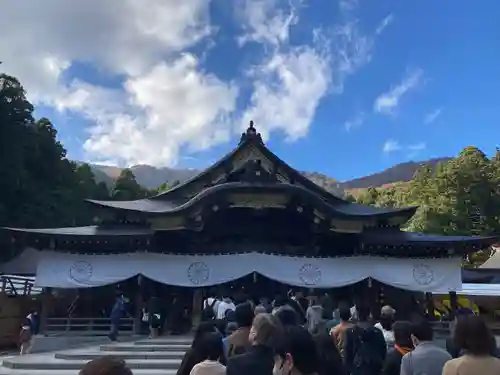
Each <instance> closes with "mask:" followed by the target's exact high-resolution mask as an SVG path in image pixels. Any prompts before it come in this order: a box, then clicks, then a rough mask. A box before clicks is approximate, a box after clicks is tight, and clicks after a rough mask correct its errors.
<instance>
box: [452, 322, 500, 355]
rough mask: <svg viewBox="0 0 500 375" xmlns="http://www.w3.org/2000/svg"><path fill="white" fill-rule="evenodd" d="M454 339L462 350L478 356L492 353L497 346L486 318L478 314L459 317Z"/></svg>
mask: <svg viewBox="0 0 500 375" xmlns="http://www.w3.org/2000/svg"><path fill="white" fill-rule="evenodd" d="M492 337H493V340H492ZM453 341H454V343H455V345H456V347H457V348H459V349H460V350H464V351H465V352H466V353H470V354H473V355H477V356H485V355H491V354H492V353H493V351H494V350H495V347H496V342H495V340H494V336H493V334H492V333H491V330H490V329H489V328H488V326H487V325H486V322H485V321H484V319H483V318H481V317H480V316H477V315H461V316H459V317H458V318H457V324H456V326H455V331H454V333H453ZM493 343H495V344H494V345H493Z"/></svg>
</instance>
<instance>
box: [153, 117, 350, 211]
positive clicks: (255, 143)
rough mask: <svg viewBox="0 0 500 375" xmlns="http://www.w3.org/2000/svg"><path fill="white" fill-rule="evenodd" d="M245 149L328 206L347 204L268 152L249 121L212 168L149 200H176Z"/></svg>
mask: <svg viewBox="0 0 500 375" xmlns="http://www.w3.org/2000/svg"><path fill="white" fill-rule="evenodd" d="M247 147H255V148H256V149H257V150H258V151H259V152H260V153H261V154H262V155H264V156H265V157H266V158H267V159H269V160H271V161H272V162H273V163H275V164H276V165H277V166H279V167H280V168H281V169H282V170H284V171H285V172H286V173H287V174H288V175H289V176H290V177H291V178H293V179H294V180H295V181H296V182H297V183H299V184H300V185H302V186H304V187H306V188H307V189H310V190H312V191H314V192H315V193H316V194H318V195H320V196H322V197H323V199H325V200H326V201H328V202H329V203H330V204H337V203H339V204H342V203H349V202H348V201H346V200H345V199H343V198H340V197H337V196H336V195H334V194H332V193H330V192H329V191H326V190H325V189H323V188H321V187H320V186H318V185H317V184H315V183H314V182H313V181H311V180H310V179H308V178H307V177H305V176H304V175H303V174H301V173H300V172H299V171H297V170H296V169H294V168H292V167H291V166H289V165H288V164H287V163H286V162H284V161H283V160H281V159H280V158H279V157H278V156H276V154H274V153H273V152H272V151H271V150H269V149H268V148H267V147H266V146H265V144H264V142H263V141H262V138H261V136H260V134H259V133H257V132H256V130H255V128H254V126H253V121H250V126H249V128H248V129H247V131H246V132H245V133H243V134H242V136H241V140H240V143H239V144H238V146H237V147H236V148H235V149H233V150H232V151H231V152H229V153H228V154H226V155H225V156H224V157H223V158H222V159H220V160H219V161H217V162H216V163H215V164H213V165H212V166H210V167H208V168H207V169H205V170H204V171H202V172H200V173H199V174H197V175H196V176H193V177H192V178H190V179H188V180H187V181H185V182H184V183H181V184H179V185H177V186H175V187H173V188H172V189H170V190H168V191H165V192H163V193H160V194H158V195H156V196H154V197H152V198H150V199H151V200H170V199H172V198H174V197H175V198H177V197H178V195H179V192H180V191H182V190H183V189H185V188H186V187H188V186H189V185H191V184H193V183H194V182H195V181H198V180H200V179H203V178H205V177H206V176H208V175H209V174H210V173H212V172H214V171H215V170H217V169H218V168H222V167H223V166H224V164H226V163H228V162H230V160H231V159H232V158H234V157H235V155H237V154H238V153H240V152H241V151H242V150H244V149H245V148H247Z"/></svg>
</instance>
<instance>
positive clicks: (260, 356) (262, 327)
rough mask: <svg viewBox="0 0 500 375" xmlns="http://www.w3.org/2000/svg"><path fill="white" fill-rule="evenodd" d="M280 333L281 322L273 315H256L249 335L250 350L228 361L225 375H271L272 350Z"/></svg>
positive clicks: (272, 364)
mask: <svg viewBox="0 0 500 375" xmlns="http://www.w3.org/2000/svg"><path fill="white" fill-rule="evenodd" d="M282 332H283V327H282V325H281V322H280V321H279V319H277V318H276V317H275V316H274V315H272V314H260V315H257V316H256V317H255V318H254V320H253V323H252V328H251V329H250V335H249V340H250V343H251V344H252V348H251V349H250V350H249V351H247V352H246V353H244V354H240V355H235V356H233V357H231V358H229V359H228V361H227V372H226V373H227V375H257V374H258V375H272V374H273V366H274V348H275V347H276V344H277V343H278V342H279V339H280V337H281V335H282Z"/></svg>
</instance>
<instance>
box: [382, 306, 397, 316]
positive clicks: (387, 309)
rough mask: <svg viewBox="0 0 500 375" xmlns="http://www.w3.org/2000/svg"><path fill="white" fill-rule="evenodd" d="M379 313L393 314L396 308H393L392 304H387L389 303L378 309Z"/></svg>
mask: <svg viewBox="0 0 500 375" xmlns="http://www.w3.org/2000/svg"><path fill="white" fill-rule="evenodd" d="M380 313H381V314H382V315H394V314H396V310H394V309H393V308H392V306H389V305H385V306H383V307H382V309H381V310H380Z"/></svg>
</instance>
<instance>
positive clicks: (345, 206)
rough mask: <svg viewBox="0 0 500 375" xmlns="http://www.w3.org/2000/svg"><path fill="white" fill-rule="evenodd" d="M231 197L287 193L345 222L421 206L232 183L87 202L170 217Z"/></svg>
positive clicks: (298, 188) (289, 187)
mask: <svg viewBox="0 0 500 375" xmlns="http://www.w3.org/2000/svg"><path fill="white" fill-rule="evenodd" d="M228 194H249V195H265V194H285V195H291V196H293V197H294V199H295V201H297V202H299V203H300V204H309V205H311V206H312V207H315V208H317V209H319V210H321V211H323V212H325V213H327V214H329V215H331V216H332V217H335V218H340V219H345V220H349V219H350V220H356V219H357V220H360V219H368V218H379V219H388V218H390V217H396V216H397V217H400V216H403V217H405V218H407V219H410V218H411V217H412V216H413V215H414V214H415V211H416V210H417V207H405V208H396V209H395V208H378V207H371V206H363V205H360V204H355V203H349V202H345V203H342V204H335V205H332V204H330V203H328V202H325V200H324V199H322V197H321V196H319V195H318V194H316V193H315V192H313V191H311V190H309V189H307V188H305V187H303V186H300V185H292V184H286V183H280V184H262V183H245V182H228V183H224V184H220V185H215V186H211V187H208V188H206V189H205V190H203V191H202V192H200V193H199V194H197V195H195V196H194V197H192V198H191V199H189V200H187V201H168V200H165V199H156V198H155V199H139V200H133V201H100V200H93V199H87V202H89V203H91V204H93V205H96V206H100V207H103V208H111V209H115V210H122V211H130V212H136V213H142V214H146V215H152V216H155V215H167V216H168V215H170V214H179V213H182V212H183V211H186V210H190V209H191V208H195V206H197V205H199V206H203V205H212V204H217V203H218V202H220V201H221V199H222V200H223V199H224V196H227V195H228Z"/></svg>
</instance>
